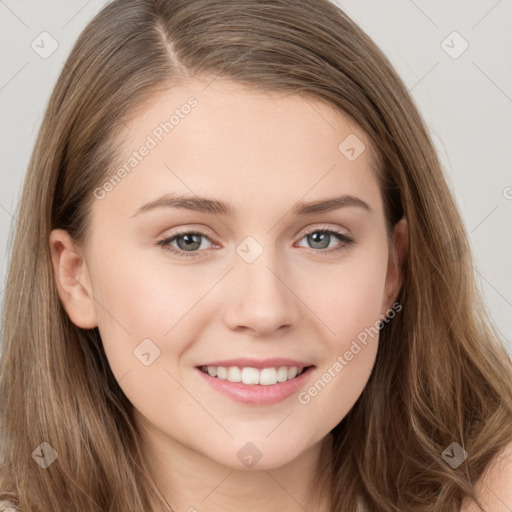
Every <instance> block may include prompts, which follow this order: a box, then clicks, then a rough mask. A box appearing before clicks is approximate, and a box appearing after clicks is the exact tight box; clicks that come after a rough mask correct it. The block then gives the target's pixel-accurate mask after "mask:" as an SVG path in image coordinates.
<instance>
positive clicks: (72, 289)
mask: <svg viewBox="0 0 512 512" xmlns="http://www.w3.org/2000/svg"><path fill="white" fill-rule="evenodd" d="M50 250H51V255H52V263H53V273H54V277H55V284H56V287H57V292H58V294H59V297H60V300H61V303H62V306H63V307H64V309H65V310H66V313H67V314H68V316H69V318H70V319H71V321H72V322H73V323H74V324H75V325H77V326H78V327H81V328H82V329H92V328H94V327H96V326H97V325H98V322H97V318H96V311H95V309H94V300H93V298H92V292H91V280H90V277H89V270H88V268H87V264H86V262H85V259H84V257H83V254H82V251H81V249H80V248H79V247H78V246H77V245H76V244H75V242H74V240H73V239H72V238H71V236H70V235H69V233H68V232H67V231H65V230H63V229H54V230H52V232H51V233H50Z"/></svg>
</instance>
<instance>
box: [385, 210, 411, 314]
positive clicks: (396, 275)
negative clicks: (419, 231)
mask: <svg viewBox="0 0 512 512" xmlns="http://www.w3.org/2000/svg"><path fill="white" fill-rule="evenodd" d="M407 252H408V233H407V219H406V218H405V217H402V219H400V220H399V221H398V222H397V223H396V224H395V227H394V229H393V245H392V247H391V250H390V255H389V260H388V270H387V274H386V289H385V296H384V304H383V307H384V308H385V310H388V309H389V308H390V307H391V306H392V305H393V303H394V302H395V301H396V299H397V297H398V294H399V292H400V288H401V287H402V283H403V274H404V262H405V260H406V258H407Z"/></svg>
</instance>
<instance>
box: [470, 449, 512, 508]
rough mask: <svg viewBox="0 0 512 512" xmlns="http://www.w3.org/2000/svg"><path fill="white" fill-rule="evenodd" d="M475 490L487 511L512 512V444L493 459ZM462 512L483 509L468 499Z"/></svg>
mask: <svg viewBox="0 0 512 512" xmlns="http://www.w3.org/2000/svg"><path fill="white" fill-rule="evenodd" d="M475 488H476V495H477V497H478V499H479V500H480V501H481V503H482V506H484V507H485V509H486V510H492V511H493V512H510V510H512V442H511V443H509V444H508V445H507V446H506V447H505V448H504V449H503V450H502V451H501V452H500V453H498V455H497V456H496V457H495V458H494V459H493V461H492V462H491V464H490V465H489V466H488V468H487V469H486V470H485V472H484V474H483V475H482V477H481V478H480V479H479V480H478V482H476V484H475ZM460 512H481V509H480V507H479V506H478V505H477V504H476V503H475V502H474V501H473V500H470V498H469V497H466V498H464V500H463V501H462V506H461V509H460Z"/></svg>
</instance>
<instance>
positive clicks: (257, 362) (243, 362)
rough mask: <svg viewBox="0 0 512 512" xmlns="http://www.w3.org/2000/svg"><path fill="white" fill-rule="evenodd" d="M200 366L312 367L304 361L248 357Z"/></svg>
mask: <svg viewBox="0 0 512 512" xmlns="http://www.w3.org/2000/svg"><path fill="white" fill-rule="evenodd" d="M201 366H224V367H226V368H227V367H230V366H239V367H241V368H245V367H250V368H259V369H260V370H261V369H262V368H272V367H279V366H288V367H289V368H290V367H292V366H297V367H298V368H304V367H306V366H313V365H312V364H311V363H307V362H304V361H297V360H295V359H288V358H283V357H273V358H270V359H253V358H250V357H245V358H240V359H224V360H222V361H213V362H209V363H203V364H201V365H199V368H201Z"/></svg>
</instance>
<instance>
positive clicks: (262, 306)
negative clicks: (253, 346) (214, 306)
mask: <svg viewBox="0 0 512 512" xmlns="http://www.w3.org/2000/svg"><path fill="white" fill-rule="evenodd" d="M291 274H292V273H291V272H290V267H286V266H285V265H283V264H280V263H279V262H278V261H277V258H275V257H274V256H273V255H272V254H271V251H264V252H263V254H261V255H260V256H259V258H258V259H257V260H256V261H254V262H252V263H247V262H246V261H244V260H243V259H237V261H236V263H235V268H234V269H233V270H232V271H231V272H230V277H229V278H228V280H227V281H228V282H227V283H226V284H225V286H226V290H225V292H226V294H225V297H226V304H225V309H224V322H225V323H226V325H227V327H228V328H229V329H232V330H234V331H238V332H243V331H247V333H250V334H252V335H258V336H269V335H272V334H273V333H274V332H276V331H278V330H281V331H286V330H289V329H293V328H296V327H297V326H298V323H299V320H300V311H299V308H300V303H301V301H300V298H299V295H300V294H299V293H298V292H299V291H298V290H294V287H296V286H294V282H293V278H292V276H291Z"/></svg>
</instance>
